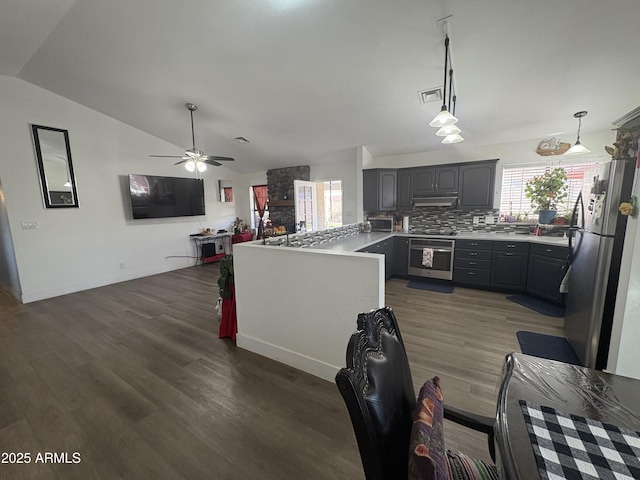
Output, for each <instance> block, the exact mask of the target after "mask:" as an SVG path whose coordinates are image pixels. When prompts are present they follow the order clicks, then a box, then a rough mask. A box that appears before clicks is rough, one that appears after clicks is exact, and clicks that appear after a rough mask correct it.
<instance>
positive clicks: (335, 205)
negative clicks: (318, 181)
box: [322, 180, 342, 228]
mask: <svg viewBox="0 0 640 480" xmlns="http://www.w3.org/2000/svg"><path fill="white" fill-rule="evenodd" d="M322 186H323V190H324V218H325V226H326V227H327V228H329V227H341V226H342V181H340V180H332V181H329V182H322Z"/></svg>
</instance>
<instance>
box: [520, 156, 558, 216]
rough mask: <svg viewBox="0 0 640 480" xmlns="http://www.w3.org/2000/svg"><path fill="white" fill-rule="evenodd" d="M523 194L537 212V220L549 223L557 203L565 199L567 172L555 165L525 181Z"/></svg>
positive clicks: (554, 213) (555, 210)
mask: <svg viewBox="0 0 640 480" xmlns="http://www.w3.org/2000/svg"><path fill="white" fill-rule="evenodd" d="M524 195H525V197H527V198H528V199H529V200H530V201H531V207H532V208H533V209H534V212H537V213H538V222H539V223H544V224H546V223H550V222H551V220H553V217H555V215H556V212H557V208H558V205H561V204H562V202H563V201H564V200H566V199H567V172H565V170H564V168H562V167H557V168H554V169H553V170H550V169H548V170H547V171H546V172H545V173H544V174H542V175H539V176H537V177H533V178H532V179H531V180H529V181H527V183H526V185H525V187H524Z"/></svg>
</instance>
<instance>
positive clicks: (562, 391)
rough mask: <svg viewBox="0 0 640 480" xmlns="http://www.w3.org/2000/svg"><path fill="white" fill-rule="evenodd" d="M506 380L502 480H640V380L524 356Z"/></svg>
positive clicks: (514, 360) (501, 397) (499, 449)
mask: <svg viewBox="0 0 640 480" xmlns="http://www.w3.org/2000/svg"><path fill="white" fill-rule="evenodd" d="M502 373H503V374H502V380H501V382H500V385H499V391H498V403H497V413H496V424H495V446H496V466H497V467H498V472H499V475H500V477H501V478H503V479H510V480H529V479H531V480H540V479H543V480H546V479H561V478H598V479H599V478H612V479H614V478H640V436H639V434H638V432H640V380H637V379H634V378H629V377H625V376H620V375H615V374H611V373H606V372H603V371H599V370H593V369H590V368H585V367H581V366H577V365H572V364H568V363H562V362H558V361H555V360H547V359H544V358H538V357H533V356H530V355H525V354H521V353H511V354H509V355H507V356H506V359H505V363H504V366H503V372H502Z"/></svg>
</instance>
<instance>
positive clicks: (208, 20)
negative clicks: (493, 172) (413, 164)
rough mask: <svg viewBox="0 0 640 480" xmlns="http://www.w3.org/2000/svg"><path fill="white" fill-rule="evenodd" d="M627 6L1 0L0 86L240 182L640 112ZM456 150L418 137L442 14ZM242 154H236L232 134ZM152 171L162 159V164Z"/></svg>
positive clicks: (632, 4) (437, 57) (638, 69)
mask: <svg viewBox="0 0 640 480" xmlns="http://www.w3.org/2000/svg"><path fill="white" fill-rule="evenodd" d="M639 8H640V7H639V4H638V2H637V0H607V1H606V2H605V1H602V0H561V1H558V0H537V1H530V0H529V1H525V0H487V1H482V2H479V1H477V0H455V1H446V0H393V1H392V0H215V1H214V0H181V1H175V0H127V1H125V0H110V1H104V0H75V1H73V0H50V1H46V0H41V1H37V2H25V1H24V0H3V2H2V4H1V5H0V74H2V75H9V76H16V77H19V78H22V79H24V80H26V81H28V82H30V83H33V84H35V85H38V86H41V87H43V88H45V89H47V90H50V91H52V92H55V93H58V94H60V95H62V96H64V97H66V98H69V99H71V100H73V101H75V102H78V103H80V104H83V105H86V106H87V107H90V108H92V109H94V110H97V111H99V112H102V113H104V114H107V115H109V116H111V117H114V118H116V119H118V120H121V121H122V122H125V123H127V124H129V125H132V126H134V127H136V128H138V129H140V130H143V131H145V132H148V133H151V134H153V135H155V136H157V137H160V138H162V139H165V140H167V141H169V142H171V143H173V144H175V145H176V148H175V151H172V152H149V153H166V154H180V153H181V152H182V149H183V148H189V147H191V133H190V126H189V112H188V111H187V110H186V109H185V107H184V104H185V103H186V102H193V103H195V104H197V105H198V107H199V108H198V111H197V112H196V113H195V129H196V132H195V133H196V144H197V146H198V147H199V148H200V149H202V150H204V151H205V152H206V153H208V154H211V155H222V156H231V157H235V158H236V162H234V164H228V166H229V167H230V168H233V169H235V170H237V171H239V172H253V171H263V170H266V169H269V168H277V167H284V166H289V165H300V164H314V163H321V162H324V161H332V160H336V159H338V158H340V157H341V155H343V154H344V152H352V149H353V147H355V146H358V145H364V146H365V147H366V148H367V149H368V150H369V152H370V153H371V154H372V155H374V156H385V155H394V154H400V153H410V152H418V151H430V150H436V149H443V148H448V149H453V148H460V147H459V146H460V145H464V146H465V147H472V146H473V145H481V144H494V143H502V142H510V141H518V140H525V139H542V138H546V137H548V136H551V135H556V136H560V137H562V139H563V141H571V142H572V141H574V140H575V132H576V128H577V121H576V120H575V119H574V118H573V113H575V112H577V111H579V110H587V111H588V112H589V115H588V116H587V117H585V118H584V119H583V132H589V131H596V130H602V129H605V128H609V127H610V126H611V125H610V124H611V122H612V121H613V120H615V119H616V118H618V117H620V116H622V115H623V114H625V113H627V112H628V111H630V110H632V109H633V108H635V107H637V106H638V105H640V88H638V85H639V84H640V83H639V82H640V61H638V59H639V58H640V57H639V55H640V30H639V29H638V18H640V16H639V12H640V10H639ZM449 16H450V18H449V20H448V23H447V29H448V32H449V35H450V37H451V56H452V61H453V66H454V70H455V72H454V81H455V86H456V88H455V90H456V93H457V96H458V102H457V109H456V116H457V117H458V118H459V119H460V122H459V125H460V127H461V128H462V130H463V133H462V135H463V136H464V138H465V142H464V143H462V144H457V145H448V146H447V145H442V144H441V143H440V140H441V139H440V138H438V137H436V136H435V135H434V129H432V128H431V127H429V126H428V122H429V121H430V119H431V118H432V117H433V116H434V115H435V114H436V113H437V112H438V110H439V109H440V105H441V104H440V103H438V102H436V103H431V104H426V105H425V104H422V103H420V100H419V95H418V91H421V90H426V89H431V88H434V87H441V86H442V83H443V78H442V77H443V62H444V46H443V36H442V29H441V28H440V27H439V24H438V20H439V19H442V18H445V17H449ZM238 136H244V137H246V138H248V139H249V140H251V142H252V143H249V144H244V145H241V144H239V143H237V142H236V141H235V140H234V137H238ZM158 161H164V160H162V159H158Z"/></svg>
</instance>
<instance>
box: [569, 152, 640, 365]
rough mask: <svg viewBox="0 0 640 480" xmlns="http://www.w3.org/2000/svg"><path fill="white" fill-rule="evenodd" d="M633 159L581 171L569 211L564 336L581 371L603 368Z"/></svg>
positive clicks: (633, 164)
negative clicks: (622, 211)
mask: <svg viewBox="0 0 640 480" xmlns="http://www.w3.org/2000/svg"><path fill="white" fill-rule="evenodd" d="M634 169H635V159H630V158H627V159H619V160H612V161H609V162H606V163H603V164H599V165H597V166H596V167H594V168H592V169H590V170H588V171H586V172H585V175H584V184H583V187H582V190H581V193H580V196H579V197H578V200H577V202H576V205H575V207H574V210H573V216H572V219H571V229H570V236H569V237H570V238H569V247H570V248H571V254H570V262H571V270H570V273H569V291H568V293H567V295H566V299H565V301H566V312H565V321H564V333H565V336H566V337H567V340H568V341H569V343H570V344H571V346H572V347H573V349H574V350H575V352H576V354H577V355H578V357H579V358H580V360H581V361H582V363H583V364H584V365H585V366H586V367H590V368H595V369H598V370H602V369H604V368H606V366H607V357H608V354H609V343H610V339H611V328H612V325H613V312H614V307H615V301H616V294H617V290H618V277H619V275H620V261H621V258H622V247H623V244H624V235H625V229H626V223H627V222H626V219H627V217H625V216H623V215H621V214H620V213H619V212H618V206H619V205H620V202H621V201H628V200H629V197H630V195H631V189H632V186H633V175H634Z"/></svg>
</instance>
